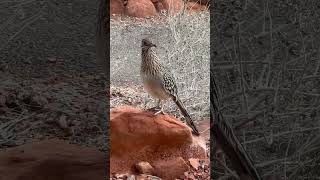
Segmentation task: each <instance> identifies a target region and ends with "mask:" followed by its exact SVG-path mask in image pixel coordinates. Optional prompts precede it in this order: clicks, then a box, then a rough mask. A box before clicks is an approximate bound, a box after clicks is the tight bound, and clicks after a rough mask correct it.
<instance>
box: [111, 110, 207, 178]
mask: <svg viewBox="0 0 320 180" xmlns="http://www.w3.org/2000/svg"><path fill="white" fill-rule="evenodd" d="M110 143H111V149H110V171H111V173H114V172H117V173H125V172H129V173H134V172H132V169H133V167H134V165H135V164H137V163H139V162H141V161H147V162H149V163H150V164H151V165H152V166H153V167H154V168H155V166H154V163H155V162H157V163H158V164H159V162H161V161H163V162H164V163H165V162H167V161H168V160H172V159H174V158H176V157H182V158H183V159H185V160H187V159H189V158H199V159H204V158H206V146H205V141H204V139H203V138H202V137H193V136H192V134H191V129H190V128H189V127H188V126H187V125H185V124H184V123H183V122H181V121H180V120H178V119H176V118H174V117H172V116H169V115H168V114H165V115H162V114H158V115H154V113H152V112H146V111H143V110H140V109H136V108H132V107H118V108H116V109H112V110H111V113H110ZM158 170H159V168H158ZM171 170H172V171H175V170H176V168H175V167H171V169H170V171H171ZM183 172H184V171H183ZM183 172H182V174H183ZM154 173H155V174H157V173H159V172H157V170H155V172H154ZM160 175H163V173H160ZM160 178H162V177H160Z"/></svg>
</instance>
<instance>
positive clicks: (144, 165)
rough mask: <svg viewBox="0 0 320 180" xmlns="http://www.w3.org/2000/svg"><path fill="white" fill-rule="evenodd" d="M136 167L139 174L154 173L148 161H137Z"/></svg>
mask: <svg viewBox="0 0 320 180" xmlns="http://www.w3.org/2000/svg"><path fill="white" fill-rule="evenodd" d="M135 167H136V169H137V170H138V173H139V174H150V175H152V174H153V173H154V169H153V167H152V166H151V165H150V163H148V162H139V163H138V164H136V165H135Z"/></svg>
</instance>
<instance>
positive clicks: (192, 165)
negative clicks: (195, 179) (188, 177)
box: [189, 158, 200, 170]
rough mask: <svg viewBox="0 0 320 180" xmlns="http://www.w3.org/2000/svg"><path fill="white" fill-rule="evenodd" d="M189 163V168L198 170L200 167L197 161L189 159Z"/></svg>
mask: <svg viewBox="0 0 320 180" xmlns="http://www.w3.org/2000/svg"><path fill="white" fill-rule="evenodd" d="M189 163H190V165H191V167H193V168H194V169H196V170H198V168H199V166H200V163H199V159H194V158H190V159H189Z"/></svg>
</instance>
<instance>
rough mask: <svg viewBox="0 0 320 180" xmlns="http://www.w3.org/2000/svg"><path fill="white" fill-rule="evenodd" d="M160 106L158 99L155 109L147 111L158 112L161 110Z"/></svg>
mask: <svg viewBox="0 0 320 180" xmlns="http://www.w3.org/2000/svg"><path fill="white" fill-rule="evenodd" d="M160 104H161V100H160V99H158V104H157V105H156V106H155V107H152V108H149V109H147V110H148V111H154V112H158V111H161V110H162V107H160Z"/></svg>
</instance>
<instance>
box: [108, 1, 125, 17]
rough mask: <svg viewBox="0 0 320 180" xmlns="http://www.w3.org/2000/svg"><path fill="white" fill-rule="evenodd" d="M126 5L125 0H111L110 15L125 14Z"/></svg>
mask: <svg viewBox="0 0 320 180" xmlns="http://www.w3.org/2000/svg"><path fill="white" fill-rule="evenodd" d="M123 13H124V3H123V0H110V14H123Z"/></svg>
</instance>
